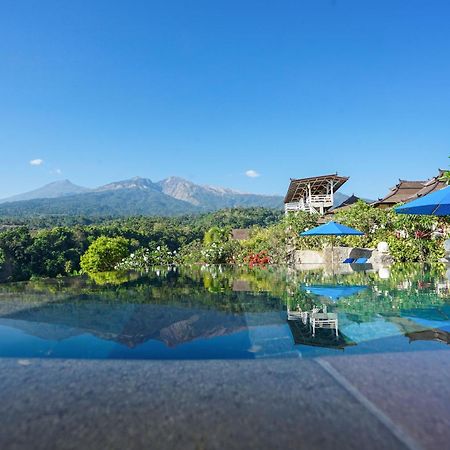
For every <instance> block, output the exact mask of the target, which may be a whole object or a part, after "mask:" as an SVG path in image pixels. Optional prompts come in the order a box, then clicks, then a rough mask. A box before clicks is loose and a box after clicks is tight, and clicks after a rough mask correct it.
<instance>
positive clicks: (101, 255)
mask: <svg viewBox="0 0 450 450" xmlns="http://www.w3.org/2000/svg"><path fill="white" fill-rule="evenodd" d="M129 247H130V241H129V240H128V239H125V238H123V237H115V238H108V237H105V236H101V237H99V238H97V239H96V240H95V241H94V242H93V243H92V244H91V245H90V246H89V248H88V249H87V251H86V253H84V254H83V256H82V257H81V260H80V266H81V269H82V270H83V272H86V273H96V272H108V271H110V270H114V267H115V266H116V264H118V263H119V262H120V261H122V259H124V258H126V257H127V256H128V254H129Z"/></svg>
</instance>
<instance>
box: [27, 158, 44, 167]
mask: <svg viewBox="0 0 450 450" xmlns="http://www.w3.org/2000/svg"><path fill="white" fill-rule="evenodd" d="M43 163H44V160H43V159H39V158H38V159H32V160H31V161H30V164H31V165H32V166H40V165H42V164H43Z"/></svg>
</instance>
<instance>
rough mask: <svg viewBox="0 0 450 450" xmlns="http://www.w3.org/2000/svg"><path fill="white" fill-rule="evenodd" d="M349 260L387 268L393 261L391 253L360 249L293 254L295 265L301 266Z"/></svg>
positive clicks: (349, 248)
mask: <svg viewBox="0 0 450 450" xmlns="http://www.w3.org/2000/svg"><path fill="white" fill-rule="evenodd" d="M347 258H355V259H356V258H367V263H368V264H372V265H373V266H377V267H379V266H387V265H390V264H392V262H393V260H392V257H391V255H390V254H389V253H386V252H380V251H379V250H376V249H369V248H358V247H334V248H333V249H331V247H327V248H324V249H322V250H295V251H294V252H293V254H292V262H293V263H294V265H299V264H314V265H316V264H326V265H329V264H331V263H332V262H333V264H339V263H342V261H344V260H345V259H347Z"/></svg>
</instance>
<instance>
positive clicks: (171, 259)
mask: <svg viewBox="0 0 450 450" xmlns="http://www.w3.org/2000/svg"><path fill="white" fill-rule="evenodd" d="M176 262H177V252H176V250H174V251H173V252H172V251H170V250H169V248H168V247H167V246H165V245H161V246H158V247H156V248H155V249H153V250H152V249H150V248H140V249H138V250H136V251H135V252H134V253H131V255H129V256H128V257H126V258H124V259H122V261H121V262H120V263H118V264H117V265H116V267H115V269H116V270H136V271H139V272H148V271H149V270H150V268H151V267H153V266H169V265H172V264H176Z"/></svg>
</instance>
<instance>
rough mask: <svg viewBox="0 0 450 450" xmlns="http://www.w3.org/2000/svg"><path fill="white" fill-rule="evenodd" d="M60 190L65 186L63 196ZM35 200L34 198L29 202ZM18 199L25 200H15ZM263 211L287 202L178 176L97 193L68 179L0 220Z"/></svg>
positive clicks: (4, 204) (15, 205)
mask: <svg viewBox="0 0 450 450" xmlns="http://www.w3.org/2000/svg"><path fill="white" fill-rule="evenodd" d="M58 183H59V184H58ZM58 186H61V191H60V192H59V194H58V192H57V188H58ZM44 188H46V189H44ZM39 194H41V195H49V196H47V197H35V198H33V195H34V196H35V195H39ZM30 196H31V197H32V198H29V197H30ZM27 197H28V198H27ZM339 197H341V198H339ZM17 198H25V199H24V200H16V199H17ZM336 198H337V199H338V198H339V200H338V201H337V202H336V204H338V203H340V202H342V201H344V200H345V199H346V198H347V196H346V195H344V194H340V193H336ZM11 200H12V201H11ZM258 206H259V207H266V208H275V209H278V208H280V209H281V208H282V206H283V197H282V196H281V195H263V194H251V193H244V192H239V191H236V190H233V189H229V188H223V187H215V186H209V185H199V184H195V183H193V182H192V181H189V180H186V179H184V178H181V177H176V176H172V177H168V178H165V179H163V180H161V181H158V182H153V181H152V180H150V179H149V178H142V177H133V178H129V179H126V180H120V181H114V182H112V183H107V184H105V185H102V186H99V187H97V188H94V189H88V188H83V187H82V186H77V185H75V184H73V183H72V182H70V181H69V180H62V181H61V182H55V183H50V184H48V185H45V186H42V187H41V188H38V189H35V190H33V191H30V192H26V193H24V194H19V195H16V196H13V197H10V198H9V199H8V198H7V199H3V200H2V201H1V202H0V215H3V216H27V215H85V216H101V215H103V216H126V215H163V216H171V215H182V214H192V213H201V212H208V211H215V210H218V209H224V208H234V207H258Z"/></svg>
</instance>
